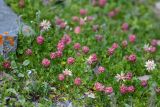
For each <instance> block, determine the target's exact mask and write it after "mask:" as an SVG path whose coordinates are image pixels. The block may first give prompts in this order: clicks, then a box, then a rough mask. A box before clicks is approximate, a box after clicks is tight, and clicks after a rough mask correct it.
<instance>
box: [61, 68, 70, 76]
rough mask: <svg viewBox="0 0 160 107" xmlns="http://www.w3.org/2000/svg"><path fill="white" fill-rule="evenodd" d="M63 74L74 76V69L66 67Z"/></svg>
mask: <svg viewBox="0 0 160 107" xmlns="http://www.w3.org/2000/svg"><path fill="white" fill-rule="evenodd" d="M63 74H64V75H66V76H72V71H71V70H69V69H65V70H64V71H63Z"/></svg>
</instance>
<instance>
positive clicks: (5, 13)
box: [0, 0, 19, 58]
mask: <svg viewBox="0 0 160 107" xmlns="http://www.w3.org/2000/svg"><path fill="white" fill-rule="evenodd" d="M18 20H19V18H18V16H17V15H16V14H15V13H14V12H13V11H12V10H11V9H10V8H9V7H8V6H7V5H6V4H5V3H4V0H0V54H1V55H3V56H4V57H5V58H6V57H7V54H8V53H9V52H11V51H15V50H16V47H17V38H18V35H17V34H18V29H19V28H18V26H19V23H18ZM4 32H8V33H5V34H4Z"/></svg>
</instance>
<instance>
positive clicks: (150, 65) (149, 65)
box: [145, 60, 156, 71]
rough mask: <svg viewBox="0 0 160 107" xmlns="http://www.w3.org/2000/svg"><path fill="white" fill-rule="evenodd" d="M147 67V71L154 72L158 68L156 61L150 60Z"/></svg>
mask: <svg viewBox="0 0 160 107" xmlns="http://www.w3.org/2000/svg"><path fill="white" fill-rule="evenodd" d="M145 67H146V69H147V71H153V70H154V69H155V68H156V64H155V63H154V60H148V61H146V64H145Z"/></svg>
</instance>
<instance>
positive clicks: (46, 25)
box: [40, 20, 51, 31]
mask: <svg viewBox="0 0 160 107" xmlns="http://www.w3.org/2000/svg"><path fill="white" fill-rule="evenodd" d="M40 27H41V29H42V31H45V30H48V29H49V28H50V27H51V23H50V21H47V20H43V21H42V22H41V23H40Z"/></svg>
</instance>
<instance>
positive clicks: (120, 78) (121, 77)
mask: <svg viewBox="0 0 160 107" xmlns="http://www.w3.org/2000/svg"><path fill="white" fill-rule="evenodd" d="M115 78H116V79H117V81H120V80H122V81H125V79H126V76H125V74H124V73H122V72H121V74H117V75H116V76H115Z"/></svg>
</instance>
